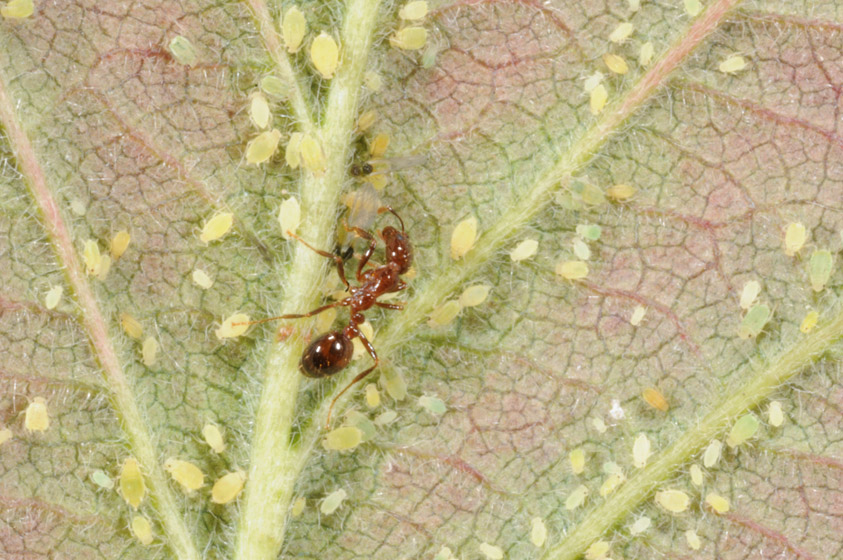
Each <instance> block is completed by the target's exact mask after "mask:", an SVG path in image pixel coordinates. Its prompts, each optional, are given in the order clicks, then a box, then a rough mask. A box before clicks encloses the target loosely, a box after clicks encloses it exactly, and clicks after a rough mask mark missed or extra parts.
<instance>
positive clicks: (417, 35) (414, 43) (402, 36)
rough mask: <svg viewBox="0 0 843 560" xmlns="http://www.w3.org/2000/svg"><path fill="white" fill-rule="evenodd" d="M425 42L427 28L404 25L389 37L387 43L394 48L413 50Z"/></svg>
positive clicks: (422, 45)
mask: <svg viewBox="0 0 843 560" xmlns="http://www.w3.org/2000/svg"><path fill="white" fill-rule="evenodd" d="M425 43H427V29H425V28H424V27H405V28H404V29H399V30H398V31H396V32H395V33H393V34H392V35H391V36H390V37H389V44H390V45H392V46H393V47H395V48H396V49H401V50H404V51H415V50H418V49H420V48H422V47H424V45H425Z"/></svg>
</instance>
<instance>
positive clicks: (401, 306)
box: [375, 301, 404, 311]
mask: <svg viewBox="0 0 843 560" xmlns="http://www.w3.org/2000/svg"><path fill="white" fill-rule="evenodd" d="M375 305H377V306H378V307H383V308H384V309H395V310H397V311H402V310H403V309H404V304H403V303H383V302H381V301H376V302H375Z"/></svg>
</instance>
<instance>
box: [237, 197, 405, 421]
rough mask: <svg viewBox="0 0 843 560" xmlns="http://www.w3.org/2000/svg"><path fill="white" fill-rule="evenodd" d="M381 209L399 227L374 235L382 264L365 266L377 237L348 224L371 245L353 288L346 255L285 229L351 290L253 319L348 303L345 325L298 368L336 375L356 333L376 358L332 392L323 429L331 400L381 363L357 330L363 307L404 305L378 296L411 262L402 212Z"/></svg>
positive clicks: (400, 285)
mask: <svg viewBox="0 0 843 560" xmlns="http://www.w3.org/2000/svg"><path fill="white" fill-rule="evenodd" d="M383 212H390V213H392V214H393V215H394V216H395V217H396V218H398V221H399V222H400V223H401V231H398V230H397V229H395V228H394V227H392V226H387V227H385V228H383V229H382V230H381V231H380V232H379V233H378V236H379V237H380V238H381V239H382V240H383V242H384V245H385V246H386V250H385V253H386V255H385V256H386V264H384V265H381V266H375V267H374V268H369V269H368V270H363V269H364V268H365V267H366V264H368V263H369V259H370V258H371V257H372V255H373V254H374V252H375V245H376V243H377V240H376V239H375V237H374V236H373V235H372V234H371V233H370V232H368V231H366V230H364V229H361V228H358V227H348V226H346V227H347V228H348V229H349V230H350V231H353V232H355V233H356V234H357V235H359V236H360V237H362V238H363V239H366V240H367V241H368V242H369V246H368V247H367V248H366V251H365V252H364V253H363V256H362V257H361V258H360V262H359V264H358V265H357V274H356V277H357V281H358V282H359V283H360V285H359V286H357V287H354V286H351V285H350V284H349V283H348V280H346V278H345V269H344V258H343V257H344V255H337V254H331V253H329V252H327V251H320V250H319V249H316V248H315V247H312V246H311V245H310V244H308V243H307V242H306V241H305V240H303V239H301V238H300V237H298V236H297V235H295V234H294V233H292V232H287V233H288V234H289V235H290V236H291V237H294V238H295V239H297V240H298V241H299V242H301V243H302V244H304V245H305V246H306V247H308V248H309V249H311V250H313V251H314V252H316V253H318V254H319V255H321V256H323V257H325V258H328V259H331V260H333V261H334V263H335V264H336V266H337V273H338V274H339V277H340V280H341V281H342V283H343V284H345V287H346V289H347V290H348V292H349V294H351V295H349V297H347V298H345V299H342V300H340V301H337V302H335V303H329V304H328V305H323V306H322V307H317V308H316V309H314V310H313V311H310V312H309V313H304V314H294V315H280V316H278V317H270V318H268V319H262V320H259V321H252V323H264V322H267V321H275V320H277V319H300V318H304V317H312V316H314V315H317V314H319V313H321V312H323V311H325V310H327V309H331V308H333V307H348V308H349V312H350V318H349V322H348V325H346V327H345V328H343V329H342V330H339V331H332V332H329V333H326V334H324V335H322V336H320V337H319V338H317V339H316V340H314V341H313V342H311V343H310V345H309V346H308V347H307V349H305V351H304V353H303V354H302V357H301V362H300V364H299V368H300V369H301V371H302V373H303V374H304V375H305V376H307V377H315V378H319V377H328V376H331V375H334V374H335V373H337V372H339V371H342V370H343V369H345V368H346V367H347V366H348V364H349V362H351V356H352V354H353V353H354V345H353V344H352V342H351V341H352V339H354V338H355V337H356V338H359V339H360V341H361V342H362V343H363V346H364V347H365V348H366V351H367V352H368V353H369V355H370V356H371V357H372V360H374V362H375V363H374V364H373V365H372V366H371V367H370V368H369V369H366V370H364V371H363V372H361V373H359V374H358V375H357V377H355V378H354V379H352V380H351V383H349V384H348V385H346V387H345V388H344V389H343V390H342V391H340V392H339V394H338V395H337V396H336V397H334V400H332V401H331V406H330V408H329V409H328V418H327V420H326V422H325V427H326V429H327V427H328V426H329V425H330V423H331V414H332V412H333V410H334V405H335V404H336V402H337V399H339V398H340V397H341V396H342V395H343V393H345V392H346V391H348V390H349V389H350V388H351V387H352V386H353V385H354V384H356V383H357V382H359V381H360V380H362V379H363V378H364V377H366V376H367V375H369V374H370V373H371V372H372V371H373V370H374V369H375V368H376V367H378V364H379V363H380V360H379V359H378V354H377V352H375V348H374V347H373V346H372V343H371V342H369V340H368V339H367V338H366V336H365V335H364V334H363V333H362V332H360V329H359V325H360V324H361V323H363V322H364V321H365V320H366V318H365V317H363V311H366V310H367V309H369V308H371V307H372V306H377V307H382V308H384V309H397V310H401V309H404V305H403V304H401V303H383V302H380V301H378V298H379V297H380V296H382V295H384V294H388V293H393V292H398V291H401V290H404V289H406V288H407V284H405V283H404V281H403V280H401V275H402V274H405V273H406V272H407V271H408V270H409V268H410V264H412V262H413V247H412V245H410V239H409V237H408V236H407V233H406V231H405V230H404V220H402V219H401V216H399V215H398V214H397V213H396V212H395V210H393V209H392V208H391V207H389V206H385V207H382V208H379V209H378V214H381V213H383Z"/></svg>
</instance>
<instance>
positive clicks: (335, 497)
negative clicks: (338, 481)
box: [319, 488, 348, 515]
mask: <svg viewBox="0 0 843 560" xmlns="http://www.w3.org/2000/svg"><path fill="white" fill-rule="evenodd" d="M346 496H348V494H346V492H345V490H343V489H342V488H340V489H339V490H334V491H333V492H331V493H330V494H328V495H327V496H325V499H324V500H322V504H320V506H319V511H321V512H322V515H331V514H332V513H334V512H335V511H337V509H338V508H339V507H340V506H341V505H342V503H343V500H345V498H346Z"/></svg>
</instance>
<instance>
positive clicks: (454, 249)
mask: <svg viewBox="0 0 843 560" xmlns="http://www.w3.org/2000/svg"><path fill="white" fill-rule="evenodd" d="M476 240H477V219H476V218H474V217H471V218H466V219H465V220H463V221H461V222H460V223H458V224H457V227H455V228H454V231H453V233H451V258H452V259H454V260H458V259H461V258H463V257H464V256H465V254H466V253H468V252H469V251H470V250H471V248H472V247H474V242H475V241H476Z"/></svg>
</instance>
